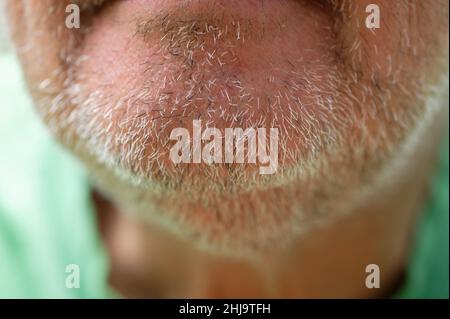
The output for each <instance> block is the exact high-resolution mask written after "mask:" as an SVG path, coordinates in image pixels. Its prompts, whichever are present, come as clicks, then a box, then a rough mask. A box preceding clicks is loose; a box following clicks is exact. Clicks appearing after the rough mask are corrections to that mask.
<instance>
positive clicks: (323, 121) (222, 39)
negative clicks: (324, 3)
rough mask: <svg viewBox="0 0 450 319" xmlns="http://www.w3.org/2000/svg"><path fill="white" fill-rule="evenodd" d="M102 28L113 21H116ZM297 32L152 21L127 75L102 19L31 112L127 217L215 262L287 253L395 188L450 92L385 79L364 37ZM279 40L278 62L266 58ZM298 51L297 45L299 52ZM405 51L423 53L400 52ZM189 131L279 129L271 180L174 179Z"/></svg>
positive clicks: (247, 171)
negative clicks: (214, 254)
mask: <svg viewBox="0 0 450 319" xmlns="http://www.w3.org/2000/svg"><path fill="white" fill-rule="evenodd" d="M287 9H292V8H287ZM308 10H310V12H315V11H314V10H316V8H315V7H314V6H311V7H307V10H306V11H308ZM340 10H343V9H342V8H341V9H340ZM308 12H309V11H308ZM103 14H104V15H109V17H112V18H114V17H117V15H118V14H119V8H118V7H112V8H111V9H109V10H107V11H106V12H105V13H103ZM149 16H150V17H149ZM304 18H305V19H306V17H304ZM316 18H318V19H319V18H320V19H326V17H322V16H320V17H316ZM320 21H322V20H320ZM122 22H123V21H122ZM299 23H300V22H299V21H297V19H296V18H286V16H284V15H280V16H279V17H275V18H273V19H271V20H270V21H268V22H267V21H264V20H263V19H262V18H261V16H258V15H256V16H253V17H251V18H247V17H245V16H244V15H242V14H239V13H238V12H234V11H233V10H232V9H230V8H228V7H227V8H225V9H217V8H213V7H212V6H211V3H207V4H206V5H201V8H200V9H198V8H197V9H194V10H188V9H187V8H186V7H183V6H181V7H177V8H175V9H170V10H168V11H164V12H156V13H155V12H152V14H151V15H146V14H144V15H143V16H141V17H137V18H134V19H133V22H132V25H133V27H132V29H131V30H132V32H131V33H132V36H131V37H127V40H126V41H128V43H129V45H130V49H129V50H127V49H126V45H125V43H120V41H119V40H118V42H119V43H120V45H121V46H122V49H123V48H125V51H121V52H122V53H121V55H119V56H118V58H119V59H120V57H121V56H126V55H128V54H129V55H131V57H130V58H129V62H130V63H129V64H130V65H128V66H127V67H126V68H125V67H124V71H122V70H121V69H120V67H115V66H114V60H113V59H111V60H109V61H102V59H101V58H102V56H107V55H108V54H111V55H112V56H113V58H114V57H116V56H115V55H114V49H117V48H116V47H114V46H113V47H111V46H110V43H109V42H102V41H104V39H105V38H111V37H113V36H114V33H113V32H116V30H115V29H114V28H113V27H111V25H110V23H109V22H108V21H107V20H106V19H102V18H101V17H100V18H99V19H98V20H96V19H93V20H92V22H91V25H90V27H91V29H86V30H84V32H83V31H82V32H80V33H79V34H70V35H69V39H71V40H69V41H66V43H67V47H66V48H64V50H62V51H61V52H60V53H59V55H60V56H64V59H63V60H64V65H63V66H62V67H61V68H58V69H55V70H54V71H53V73H52V76H50V77H48V78H47V79H45V80H44V81H42V82H40V87H39V90H40V91H41V92H46V94H43V95H41V96H40V97H39V98H37V99H36V102H37V105H38V109H39V111H40V113H41V114H42V116H43V118H44V120H45V122H46V123H47V124H48V126H49V127H50V128H51V129H52V130H53V132H54V133H55V135H56V136H57V137H58V138H59V139H60V140H61V141H62V142H63V143H64V144H65V145H66V146H68V147H69V148H70V149H72V150H73V151H74V152H75V153H76V154H77V155H78V157H80V158H81V159H82V160H83V161H84V162H85V163H86V165H87V166H88V168H89V170H90V171H91V172H92V176H93V179H94V183H95V184H96V185H97V187H98V188H100V189H101V190H102V191H103V192H104V193H105V194H106V195H107V196H108V197H110V198H111V200H112V201H114V202H115V203H116V204H117V205H118V206H119V207H121V208H123V210H124V211H127V212H130V213H133V214H135V215H137V216H139V217H141V218H143V219H148V220H150V221H151V222H153V223H157V224H160V225H162V226H163V227H165V228H166V229H169V230H171V231H173V232H175V233H176V234H178V235H181V236H183V237H185V238H188V239H189V240H192V241H194V242H195V243H197V244H198V245H199V246H200V247H203V248H206V249H209V250H211V251H220V252H222V253H230V254H246V255H248V254H251V253H254V252H258V251H259V252H260V251H267V250H269V249H272V248H273V247H277V246H284V245H288V244H289V243H291V241H292V240H293V238H296V237H297V236H298V234H302V233H305V232H307V231H309V230H311V229H313V228H314V226H317V225H319V224H322V223H327V222H330V221H332V220H334V219H335V218H336V217H338V216H342V215H343V214H346V213H351V212H354V211H356V210H358V209H359V208H360V207H361V206H363V205H367V204H368V203H370V202H371V201H375V200H378V199H379V198H382V196H383V195H384V194H385V193H388V192H389V191H390V190H391V189H393V188H395V185H396V182H398V181H399V180H401V179H402V176H403V175H404V174H408V173H409V172H410V170H411V169H413V167H414V165H412V164H410V163H409V161H410V159H412V158H414V157H415V158H416V159H417V158H420V156H421V155H420V154H423V153H426V152H424V149H425V148H426V146H427V145H424V142H425V141H429V140H430V137H428V134H431V135H434V134H436V131H438V130H436V131H435V132H430V127H432V126H433V125H436V123H437V122H439V121H438V120H437V118H438V117H439V116H441V114H442V112H444V111H445V108H443V107H442V103H438V101H439V100H441V99H442V97H443V94H442V92H443V91H444V90H445V89H446V88H447V87H448V83H447V79H446V76H445V73H442V71H440V72H435V71H433V72H432V71H429V72H422V73H418V72H415V71H414V70H411V69H410V67H409V65H408V64H403V63H401V62H399V59H398V57H396V55H395V54H394V52H390V53H389V52H388V54H387V55H386V57H385V58H384V59H383V62H384V65H381V66H380V65H379V64H378V63H372V61H370V59H369V57H368V55H370V53H369V51H368V50H369V49H368V48H367V46H368V44H367V43H366V44H364V43H362V42H363V41H364V38H363V39H361V38H355V37H353V38H352V37H346V36H345V35H343V33H344V32H345V28H343V27H342V26H337V25H331V24H329V23H327V22H325V21H323V23H320V26H319V27H317V26H316V27H317V28H315V29H313V30H312V29H311V28H312V26H313V24H306V23H304V24H302V26H303V28H304V30H303V32H305V31H309V32H310V33H312V35H310V36H309V37H304V38H303V39H302V38H301V37H298V34H296V33H295V31H292V30H295V26H296V25H298V24H299ZM268 30H272V31H271V32H269V31H268ZM273 30H276V31H273ZM128 31H129V30H128ZM315 36H316V37H320V38H321V41H320V42H316V41H314V39H313V38H314V37H315ZM276 39H282V40H280V42H281V43H280V45H281V44H283V47H285V48H286V49H285V50H279V49H278V48H276V47H275V46H274V45H270V46H269V45H268V44H271V43H272V42H274V41H277V40H276ZM292 39H301V40H298V41H299V43H297V44H296V45H295V46H297V49H296V50H292V49H291V48H292V47H291V43H292V41H291V40H292ZM80 43H81V44H82V45H80ZM267 48H270V49H267ZM105 50H108V53H105ZM380 50H381V49H380ZM397 50H398V51H396V52H395V53H398V52H414V51H415V50H417V48H416V47H414V46H412V45H410V44H408V43H406V42H405V43H400V44H399V47H398V48H397ZM136 52H137V53H136ZM142 52H144V53H142ZM261 52H263V53H262V54H261ZM140 53H142V55H141V54H140ZM435 60H436V61H437V59H435ZM396 62H397V63H396ZM380 64H382V63H380ZM437 65H442V62H440V61H438V62H436V63H435V64H434V67H436V66H437ZM436 68H438V67H436ZM431 73H433V75H430V74H431ZM105 74H109V75H105ZM61 83H62V87H61ZM54 87H60V88H61V89H59V90H58V91H57V94H55V93H52V91H53V88H54ZM193 120H202V121H203V123H205V125H206V126H207V127H215V128H219V129H221V130H224V129H226V128H236V127H239V128H242V129H243V130H246V129H248V128H264V129H270V128H277V129H278V130H279V132H280V134H279V135H280V140H279V147H280V150H279V157H278V162H279V165H280V166H279V169H278V171H277V172H276V174H273V175H270V176H263V175H260V174H258V170H257V165H252V164H214V165H208V164H205V163H201V164H185V165H175V164H174V163H173V162H172V161H171V160H170V158H169V153H170V149H171V147H172V146H173V141H171V140H170V133H171V131H172V130H173V129H175V128H186V129H188V130H190V131H191V130H192V121H193ZM416 161H417V162H418V160H415V162H416Z"/></svg>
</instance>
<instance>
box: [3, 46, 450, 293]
mask: <svg viewBox="0 0 450 319" xmlns="http://www.w3.org/2000/svg"><path fill="white" fill-rule="evenodd" d="M441 158H442V161H441V164H440V167H439V171H438V174H437V175H436V178H435V182H434V184H433V185H434V187H433V189H432V193H431V196H430V199H429V202H428V205H427V208H426V212H425V213H424V214H423V218H422V222H421V223H420V227H419V230H418V232H417V233H416V243H415V249H414V251H413V255H412V258H411V263H410V267H409V269H408V274H407V282H406V284H405V287H404V288H403V289H402V291H401V292H399V294H398V295H397V297H405V298H414V297H430V298H432V297H438V298H448V295H449V293H448V274H449V265H448V252H449V247H448V225H449V220H448V211H449V206H448V198H449V196H448V165H449V164H448V141H447V142H446V144H445V147H444V148H443V152H442V156H441ZM94 216H95V215H94V213H93V207H92V203H91V201H90V187H89V183H88V180H87V175H86V172H85V171H84V170H83V168H82V167H81V166H80V164H79V163H78V162H76V161H75V160H74V159H73V158H72V157H71V156H70V155H69V154H67V153H66V151H64V150H63V149H61V148H60V147H59V146H58V145H57V143H55V142H54V141H53V140H52V138H51V136H49V134H48V132H47V130H46V129H45V128H44V127H43V125H42V124H41V123H40V121H39V120H38V119H37V118H36V115H35V114H34V112H33V110H32V107H31V101H30V100H29V98H28V95H27V93H26V91H25V88H24V84H23V79H22V77H21V75H20V71H19V67H18V65H17V62H16V60H15V59H14V58H13V57H12V56H11V55H8V54H1V53H0V298H107V297H109V296H111V294H110V290H109V288H108V286H107V283H106V277H107V274H108V262H107V258H106V254H105V251H104V249H103V247H102V245H101V242H100V239H99V237H98V233H97V228H96V225H95V219H94ZM73 264H75V265H77V266H78V269H79V275H80V276H79V278H80V282H79V288H76V287H75V288H73V286H71V285H69V286H67V285H66V281H67V280H66V279H67V278H68V276H71V275H73V272H72V271H71V269H68V270H69V272H67V273H66V268H67V267H68V265H73ZM71 287H72V288H71Z"/></svg>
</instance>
